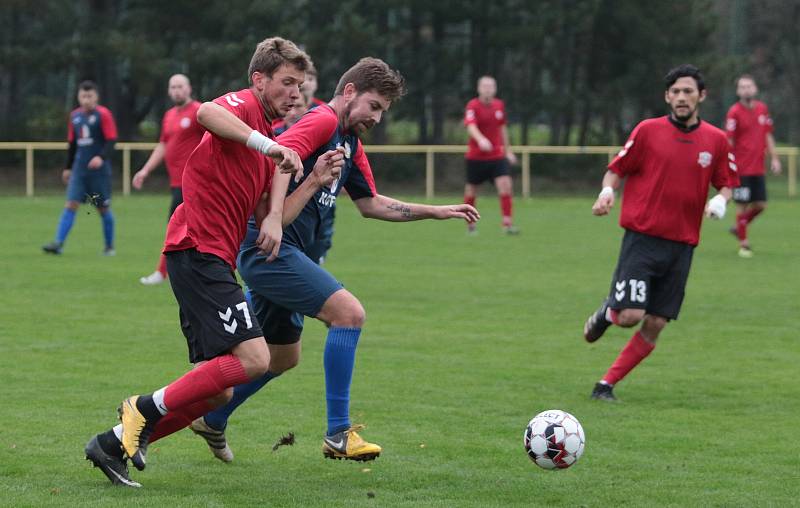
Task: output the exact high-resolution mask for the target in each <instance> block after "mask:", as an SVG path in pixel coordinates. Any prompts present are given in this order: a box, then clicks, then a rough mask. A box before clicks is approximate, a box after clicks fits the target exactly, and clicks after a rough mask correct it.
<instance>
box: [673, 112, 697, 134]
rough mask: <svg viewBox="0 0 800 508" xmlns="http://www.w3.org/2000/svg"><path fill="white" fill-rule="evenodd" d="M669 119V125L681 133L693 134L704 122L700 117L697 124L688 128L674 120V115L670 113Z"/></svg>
mask: <svg viewBox="0 0 800 508" xmlns="http://www.w3.org/2000/svg"><path fill="white" fill-rule="evenodd" d="M667 119H669V123H671V124H672V125H674V126H675V128H677V129H678V130H679V131H681V132H687V133H688V132H692V131H693V130H696V129H698V128H699V127H700V124H701V123H702V122H703V121H702V120H701V119H700V118H699V117H698V118H697V123H696V124H694V125H692V126H691V127H687V126H686V124H685V123H681V122H679V121H677V120H675V119H674V118H672V114H671V113H670V114H669V115H667Z"/></svg>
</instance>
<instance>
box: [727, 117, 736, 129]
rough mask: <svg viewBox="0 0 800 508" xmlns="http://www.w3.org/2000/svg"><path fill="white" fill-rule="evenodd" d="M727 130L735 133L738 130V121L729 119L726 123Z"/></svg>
mask: <svg viewBox="0 0 800 508" xmlns="http://www.w3.org/2000/svg"><path fill="white" fill-rule="evenodd" d="M725 130H729V131H735V130H736V119H735V118H728V120H727V121H726V122H725Z"/></svg>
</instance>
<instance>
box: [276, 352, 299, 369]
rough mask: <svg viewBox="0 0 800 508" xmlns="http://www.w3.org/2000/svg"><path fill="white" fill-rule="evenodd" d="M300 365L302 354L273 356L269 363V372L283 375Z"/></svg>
mask: <svg viewBox="0 0 800 508" xmlns="http://www.w3.org/2000/svg"><path fill="white" fill-rule="evenodd" d="M299 363H300V352H299V351H298V352H296V353H291V354H276V355H272V357H271V358H270V362H269V371H270V372H272V373H273V374H283V373H284V372H286V371H287V370H291V369H293V368H295V367H297V365H298V364H299Z"/></svg>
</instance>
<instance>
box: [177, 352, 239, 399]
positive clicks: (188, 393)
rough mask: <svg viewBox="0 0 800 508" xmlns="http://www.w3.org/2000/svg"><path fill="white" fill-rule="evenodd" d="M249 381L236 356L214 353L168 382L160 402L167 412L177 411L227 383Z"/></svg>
mask: <svg viewBox="0 0 800 508" xmlns="http://www.w3.org/2000/svg"><path fill="white" fill-rule="evenodd" d="M249 381H250V378H249V377H247V374H246V373H245V371H244V366H242V362H241V361H240V360H239V359H238V358H236V357H235V356H233V355H223V356H218V357H216V358H214V359H213V360H210V361H208V362H206V363H204V364H203V365H200V366H199V367H196V368H194V369H192V370H190V371H189V372H187V373H186V374H184V375H183V376H182V377H181V378H180V379H178V380H176V381H173V382H172V383H170V384H169V386H167V389H166V390H165V391H164V405H165V406H167V409H168V410H169V411H170V412H171V411H178V410H180V409H182V408H185V407H186V406H188V405H189V404H192V403H193V402H198V401H201V400H205V399H208V398H210V397H213V396H214V395H217V394H218V393H220V392H222V391H223V390H224V389H225V388H228V387H229V386H236V385H240V384H243V383H247V382H249Z"/></svg>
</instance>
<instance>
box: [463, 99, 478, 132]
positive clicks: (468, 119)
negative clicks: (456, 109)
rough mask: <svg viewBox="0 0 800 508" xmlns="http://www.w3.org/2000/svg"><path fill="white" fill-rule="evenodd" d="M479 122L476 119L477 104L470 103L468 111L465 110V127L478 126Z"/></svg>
mask: <svg viewBox="0 0 800 508" xmlns="http://www.w3.org/2000/svg"><path fill="white" fill-rule="evenodd" d="M477 124H478V120H477V119H476V118H475V103H474V101H469V102H468V103H467V107H466V109H464V125H465V126H466V125H477Z"/></svg>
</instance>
